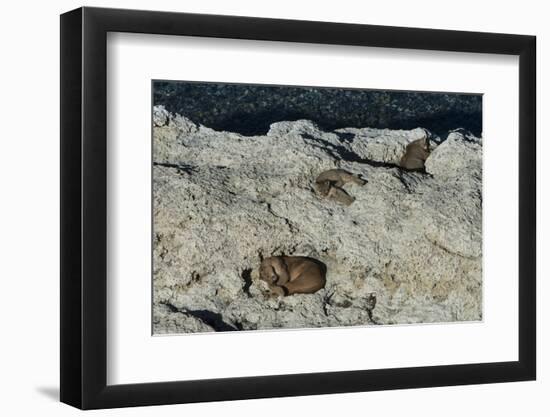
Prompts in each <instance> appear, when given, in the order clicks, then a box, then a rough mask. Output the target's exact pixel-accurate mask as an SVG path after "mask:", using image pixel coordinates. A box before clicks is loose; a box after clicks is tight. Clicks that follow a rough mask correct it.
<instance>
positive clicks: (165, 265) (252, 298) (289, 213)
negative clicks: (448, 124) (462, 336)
mask: <svg viewBox="0 0 550 417" xmlns="http://www.w3.org/2000/svg"><path fill="white" fill-rule="evenodd" d="M153 115H154V120H153V126H154V128H153V135H154V155H153V160H154V168H153V169H154V172H153V188H154V190H153V191H154V193H153V194H154V195H153V199H154V201H153V211H154V214H153V216H154V242H153V251H154V253H153V256H154V259H153V263H154V264H153V265H154V272H153V280H154V284H153V285H154V308H153V322H154V332H155V333H157V334H159V333H184V332H202V331H224V330H243V329H246V330H248V329H271V328H298V327H300V328H301V327H319V326H348V325H369V324H397V323H431V322H449V321H470V320H480V319H481V311H482V305H481V301H482V285H481V284H482V271H481V260H482V240H481V238H482V236H481V231H482V227H481V226H482V221H481V219H482V218H481V214H482V197H481V179H482V178H481V156H482V143H481V140H480V139H478V138H475V137H473V136H472V135H470V134H467V133H465V132H462V131H455V132H451V133H450V134H449V136H448V138H447V139H446V140H445V141H443V142H441V141H440V140H439V138H437V137H435V136H434V137H432V139H433V141H432V147H433V148H434V150H433V152H432V154H431V155H430V157H429V158H428V160H427V161H426V171H427V172H426V173H418V172H405V171H403V170H401V169H400V168H398V167H396V165H395V164H396V163H397V162H398V161H399V159H400V157H401V156H402V154H403V152H404V151H405V147H406V145H407V144H408V143H410V142H411V141H413V140H416V139H418V138H420V137H422V136H423V135H424V134H426V131H424V129H420V128H417V129H413V130H387V129H369V128H363V129H352V128H349V129H338V130H335V131H332V132H327V131H323V130H321V129H320V128H319V127H318V126H317V125H316V124H314V123H313V122H311V121H308V120H299V121H294V122H278V123H274V124H272V125H271V128H270V130H269V132H268V133H267V135H265V136H254V137H245V136H242V135H240V134H236V133H231V132H218V131H214V130H212V129H210V128H207V127H205V126H201V125H197V124H195V123H193V122H192V121H191V120H189V119H187V118H186V117H183V116H180V115H175V114H170V113H168V112H167V111H166V110H165V109H164V108H163V107H155V109H154V112H153ZM332 168H342V169H345V170H348V171H350V172H353V173H355V174H358V175H360V176H361V177H362V178H363V179H365V180H367V184H366V185H364V186H359V185H356V184H348V185H346V186H345V189H346V190H347V191H348V193H350V194H351V195H352V196H354V197H355V198H356V200H355V202H354V203H353V204H352V205H350V206H348V207H346V206H342V205H339V204H338V203H336V202H333V201H330V200H327V199H322V198H320V197H319V196H318V195H316V194H315V192H314V188H313V181H314V179H315V178H316V177H317V175H318V174H319V173H321V172H322V171H324V170H327V169H332ZM283 254H284V255H296V256H299V255H303V256H311V257H314V258H316V259H319V260H321V261H322V262H324V263H325V264H326V265H327V268H328V271H327V284H326V287H325V288H324V289H323V290H320V291H318V292H317V293H315V294H307V295H293V296H289V297H284V298H273V297H268V296H267V295H266V288H265V286H264V285H265V284H264V283H263V282H261V281H260V280H259V279H258V267H259V264H260V261H261V259H262V257H267V256H272V255H283Z"/></svg>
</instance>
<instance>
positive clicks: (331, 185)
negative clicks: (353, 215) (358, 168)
mask: <svg viewBox="0 0 550 417" xmlns="http://www.w3.org/2000/svg"><path fill="white" fill-rule="evenodd" d="M348 182H351V183H354V184H358V185H364V184H365V183H366V181H364V180H362V179H361V178H359V177H358V176H356V175H353V174H352V173H350V172H347V171H344V170H343V169H329V170H328V171H324V172H322V173H321V174H319V176H318V177H317V178H316V179H315V189H316V190H317V192H318V193H319V194H320V195H321V196H323V197H327V198H330V199H332V200H335V201H337V202H339V203H342V204H345V205H346V206H349V205H350V204H351V203H353V202H354V201H355V198H353V197H352V196H351V195H349V194H348V193H347V192H346V191H345V190H344V189H343V188H342V187H343V186H344V184H347V183H348Z"/></svg>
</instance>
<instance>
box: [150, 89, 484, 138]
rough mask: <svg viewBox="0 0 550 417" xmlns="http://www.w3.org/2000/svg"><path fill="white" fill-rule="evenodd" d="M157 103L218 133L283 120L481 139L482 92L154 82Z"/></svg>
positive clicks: (252, 130) (250, 130) (259, 128)
mask: <svg viewBox="0 0 550 417" xmlns="http://www.w3.org/2000/svg"><path fill="white" fill-rule="evenodd" d="M153 95H154V97H153V100H154V104H155V105H164V106H165V107H166V109H167V110H169V111H170V112H175V113H179V114H182V115H185V116H186V117H188V118H190V119H191V120H193V121H194V122H196V123H200V124H203V125H205V126H208V127H211V128H213V129H216V130H227V131H234V132H240V133H242V134H245V135H258V134H265V133H266V132H267V130H268V129H269V125H270V124H271V123H273V122H278V121H282V120H298V119H309V120H313V121H314V122H316V123H317V124H319V125H320V127H322V128H323V129H326V130H332V129H337V128H342V127H375V128H390V129H412V128H415V127H425V128H427V129H429V130H431V131H432V132H435V133H436V134H438V135H441V136H446V133H447V132H448V131H449V130H453V129H457V128H465V129H467V130H470V131H471V132H472V133H473V134H475V135H476V136H481V126H482V124H481V120H482V118H481V103H482V96H481V95H479V94H475V95H474V94H454V93H421V92H399V91H387V90H362V89H342V88H314V87H284V86H283V87H280V86H266V85H247V84H223V83H195V82H192V83H190V82H173V81H155V82H154V83H153Z"/></svg>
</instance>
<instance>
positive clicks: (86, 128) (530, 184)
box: [60, 7, 536, 409]
mask: <svg viewBox="0 0 550 417" xmlns="http://www.w3.org/2000/svg"><path fill="white" fill-rule="evenodd" d="M108 32H131V33H146V34H163V35H186V36H199V37H217V38H236V39H255V40H270V41H286V42H305V43H320V44H334V45H358V46H371V47H382V48H404V49H421V50H440V51H456V52H476V53H490V54H506V55H516V56H519V103H518V113H519V132H518V137H519V155H518V157H519V270H518V277H519V292H518V297H519V329H518V331H519V350H518V352H519V358H518V361H513V362H497V363H477V364H467V365H454V364H453V365H445V366H428V367H411V368H398V369H376V370H357V371H344V372H327V373H310V374H291V375H273V376H255V377H239V378H225V379H209V380H198V381H173V382H162V383H142V384H131V385H111V386H110V385H107V383H106V376H107V334H106V333H107V331H106V330H107V311H106V310H107V309H106V307H107V304H106V299H107V284H106V282H107V262H106V261H107V260H106V257H107V253H106V244H107V172H106V168H107V166H106V161H107V139H106V126H107V111H106V97H107V87H106V86H107V83H106V81H107V73H106V59H107V54H106V44H107V42H106V39H107V33H108ZM535 45H536V38H535V37H534V36H524V35H510V34H494V33H481V32H460V31H448V30H432V29H415V28H403V27H387V26H372V25H358V24H341V23H324V22H312V21H293V20H279V19H265V18H252V17H237V16H217V15H200V14H185V13H169V12H151V11H136V10H119V9H102V8H88V7H84V8H80V9H77V10H74V11H71V12H68V13H65V14H63V15H61V54H60V56H61V309H60V315H61V358H60V359H61V401H62V402H64V403H67V404H70V405H72V406H75V407H78V408H81V409H95V408H111V407H124V406H143V405H156V404H174V403H189V402H201V401H219V400H237V399H250V398H265V397H283V396H300V395H314V394H329V393H344V392H357V391H375V390H388V389H402V388H421V387H434V386H449V385H464V384H481V383H496V382H507V381H525V380H533V379H535V377H536V314H535V311H536V305H535V301H536V285H535V279H536V266H535V265H536V263H535V261H536V259H535V258H536V187H535V186H536V164H535V161H536V157H535V156H536V147H535V134H536V132H535V122H536V120H535V117H536V116H535V106H536V91H535V87H536V81H535V80H536V77H535V75H536V72H535V71H536V70H535V66H536V65H535V62H536V55H535V54H536V52H535V51H536V47H535Z"/></svg>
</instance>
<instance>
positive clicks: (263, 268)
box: [260, 256, 327, 295]
mask: <svg viewBox="0 0 550 417" xmlns="http://www.w3.org/2000/svg"><path fill="white" fill-rule="evenodd" d="M326 270H327V268H326V266H325V264H323V263H322V262H320V261H318V260H316V259H313V258H306V257H303V256H272V257H270V258H266V259H264V260H263V261H262V263H261V265H260V279H261V280H263V281H265V282H267V284H268V285H269V289H270V290H271V292H272V293H273V294H275V295H292V294H298V293H300V294H312V293H314V292H316V291H318V290H320V289H321V288H323V287H324V286H325V282H326Z"/></svg>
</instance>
